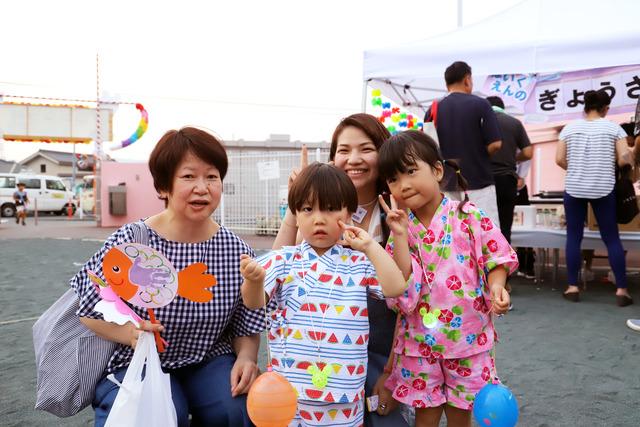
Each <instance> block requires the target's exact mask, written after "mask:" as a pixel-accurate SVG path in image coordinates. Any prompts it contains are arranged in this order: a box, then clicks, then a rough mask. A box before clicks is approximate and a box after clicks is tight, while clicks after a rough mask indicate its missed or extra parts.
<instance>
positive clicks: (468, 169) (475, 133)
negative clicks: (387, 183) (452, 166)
mask: <svg viewBox="0 0 640 427" xmlns="http://www.w3.org/2000/svg"><path fill="white" fill-rule="evenodd" d="M444 79H445V82H446V84H447V91H448V94H447V96H446V97H445V98H444V99H442V100H441V101H439V102H438V104H437V117H436V121H435V122H434V124H435V127H436V131H437V133H438V140H439V144H440V151H441V152H442V156H443V157H444V158H446V159H453V160H456V161H457V162H458V163H459V165H460V168H461V169H462V174H463V175H464V176H465V178H467V182H468V183H469V190H468V194H469V200H471V201H472V202H473V203H474V204H475V205H476V206H478V208H480V209H482V210H484V211H485V212H486V213H487V216H489V218H491V220H492V221H493V222H494V223H495V224H496V225H498V224H499V223H500V218H499V214H498V205H497V202H496V187H495V181H494V179H493V172H492V171H491V161H490V156H491V155H493V154H494V153H495V152H497V151H498V150H499V149H500V147H501V146H502V142H501V135H500V129H499V127H498V120H497V118H496V115H495V114H494V113H493V111H492V110H491V105H489V102H487V100H486V99H483V98H480V97H479V96H476V95H473V94H472V91H473V79H472V76H471V67H470V66H469V65H468V64H467V63H466V62H462V61H456V62H454V63H453V64H451V65H450V66H449V67H447V69H446V70H445V72H444ZM432 120H433V116H432V114H431V109H429V110H428V111H427V114H426V116H425V122H429V121H432ZM443 182H444V187H443V189H444V190H445V192H447V193H448V196H449V197H450V198H454V199H457V200H461V199H462V197H461V195H460V193H459V192H457V191H456V190H455V188H456V179H455V177H452V176H451V171H449V173H448V174H447V175H445V178H444V180H443Z"/></svg>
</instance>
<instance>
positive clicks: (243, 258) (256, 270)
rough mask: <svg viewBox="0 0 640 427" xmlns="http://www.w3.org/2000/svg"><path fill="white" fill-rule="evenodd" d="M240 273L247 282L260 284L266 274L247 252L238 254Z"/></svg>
mask: <svg viewBox="0 0 640 427" xmlns="http://www.w3.org/2000/svg"><path fill="white" fill-rule="evenodd" d="M240 274H242V277H243V278H244V280H246V281H247V282H252V283H260V284H262V283H263V282H264V277H265V275H266V273H265V271H264V268H262V266H261V265H260V264H258V263H257V262H256V260H254V259H252V258H251V257H250V256H249V255H247V254H242V255H240Z"/></svg>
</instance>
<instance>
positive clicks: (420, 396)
mask: <svg viewBox="0 0 640 427" xmlns="http://www.w3.org/2000/svg"><path fill="white" fill-rule="evenodd" d="M378 161H379V170H380V175H381V176H382V177H383V178H384V179H385V180H386V181H387V184H388V185H389V189H390V190H391V207H389V206H387V204H386V203H385V202H384V200H382V198H380V203H381V205H382V206H383V208H384V209H385V211H386V212H387V223H388V224H389V228H390V229H391V237H390V238H389V242H388V245H387V250H388V251H389V252H390V253H392V254H393V257H394V260H395V261H396V263H397V264H398V266H399V267H400V270H402V273H403V274H404V277H405V279H407V280H409V288H408V290H407V291H406V292H405V293H404V295H403V296H400V297H397V298H390V299H387V304H388V305H389V307H391V308H393V309H394V310H396V311H398V312H399V313H400V315H399V316H398V317H399V319H398V323H397V326H396V339H395V343H394V348H393V352H392V357H390V358H389V362H388V363H387V367H386V369H385V370H386V371H388V372H391V375H390V377H389V379H388V380H387V382H386V383H385V385H386V387H387V388H389V389H390V390H392V391H393V397H394V398H395V399H396V400H398V401H400V402H402V403H405V404H407V405H411V406H413V407H415V408H416V426H434V427H437V426H438V425H439V422H440V418H441V416H442V412H443V411H444V412H445V414H446V416H447V423H448V426H450V427H451V426H465V427H466V426H471V409H472V407H473V400H474V398H475V395H476V393H477V392H478V391H480V389H481V388H482V387H483V386H484V385H486V384H487V383H489V382H491V381H492V380H496V381H497V376H496V369H495V363H494V352H493V348H494V343H495V341H496V339H497V337H496V331H495V329H494V326H493V321H492V316H491V313H496V314H504V313H506V312H507V309H508V307H509V302H510V300H509V294H508V293H507V291H506V290H505V288H504V285H505V282H506V279H507V275H508V274H510V273H512V272H514V271H515V269H516V268H517V266H518V261H517V256H516V254H515V252H514V251H513V249H511V247H510V246H509V244H508V243H507V241H506V239H505V238H504V236H503V235H502V234H501V233H500V229H499V228H498V227H496V226H494V224H493V223H492V222H491V220H490V219H489V217H487V216H486V214H485V213H484V212H483V211H482V210H481V209H479V208H478V207H476V206H475V205H473V204H472V203H470V202H468V198H467V197H466V195H465V199H464V200H463V201H462V202H457V201H453V200H449V199H447V198H446V197H444V196H443V194H442V193H441V192H440V181H441V180H442V178H443V176H444V175H445V173H444V172H445V168H450V169H451V171H452V175H454V176H455V177H456V179H457V180H458V185H459V186H460V187H461V188H462V189H463V190H464V189H466V181H465V179H464V178H463V177H462V174H461V173H460V168H459V167H458V165H457V164H456V163H455V162H453V161H449V160H447V161H445V160H443V159H442V157H441V155H440V153H439V151H438V147H437V145H436V143H435V142H434V141H433V140H432V139H431V138H430V137H429V136H427V135H425V134H424V133H422V132H419V131H406V132H402V133H400V134H397V135H395V136H392V137H391V138H390V139H389V140H388V141H387V142H386V143H385V144H384V145H383V146H382V147H381V148H380V153H379V160H378Z"/></svg>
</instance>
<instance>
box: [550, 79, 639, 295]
mask: <svg viewBox="0 0 640 427" xmlns="http://www.w3.org/2000/svg"><path fill="white" fill-rule="evenodd" d="M610 103H611V99H610V97H609V95H608V94H607V92H605V91H604V90H598V91H587V92H586V93H585V95H584V112H585V118H584V119H580V120H576V121H574V122H571V123H569V124H568V125H567V126H565V128H564V129H562V132H560V141H559V142H558V145H557V149H556V163H557V164H558V165H559V166H560V167H561V168H563V169H566V171H567V175H566V177H565V193H564V208H565V215H566V218H567V243H566V254H567V274H568V278H569V286H568V288H567V290H566V291H565V292H564V294H563V297H564V298H565V299H567V300H569V301H573V302H578V300H579V289H578V286H577V284H578V271H579V270H580V262H581V256H580V244H581V242H582V237H583V233H584V221H585V217H586V215H587V206H588V204H590V205H591V207H592V208H593V211H594V213H595V215H596V220H597V221H598V226H599V228H600V236H601V237H602V240H603V241H604V243H605V245H606V246H607V253H608V256H609V264H610V265H611V269H612V270H613V272H614V274H615V277H616V286H617V287H618V289H617V290H616V302H617V304H618V305H619V306H621V307H624V306H627V305H629V304H632V303H633V300H632V299H631V295H629V291H628V290H627V278H626V274H625V268H626V266H625V259H624V249H623V248H622V243H621V241H620V235H619V233H618V224H617V222H616V199H615V192H614V185H615V166H616V162H617V163H618V165H619V166H622V165H624V164H628V163H629V160H630V159H629V157H630V156H629V150H628V148H627V143H626V136H627V134H626V132H625V131H624V130H623V129H622V127H620V125H618V124H616V123H614V122H612V121H610V120H606V119H605V118H604V117H605V116H606V114H607V112H608V111H609V104H610Z"/></svg>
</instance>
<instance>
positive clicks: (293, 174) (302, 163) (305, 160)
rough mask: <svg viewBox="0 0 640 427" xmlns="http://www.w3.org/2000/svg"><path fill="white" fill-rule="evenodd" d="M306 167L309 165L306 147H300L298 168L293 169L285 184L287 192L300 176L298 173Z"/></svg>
mask: <svg viewBox="0 0 640 427" xmlns="http://www.w3.org/2000/svg"><path fill="white" fill-rule="evenodd" d="M308 165H309V150H308V149H307V146H306V145H302V148H300V167H299V168H295V169H294V170H292V171H291V173H290V174H289V181H288V182H287V188H288V189H289V190H291V185H292V184H293V181H295V180H296V178H297V177H298V175H299V174H300V171H301V170H302V169H304V168H306V167H307V166H308Z"/></svg>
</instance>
